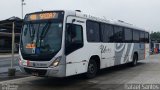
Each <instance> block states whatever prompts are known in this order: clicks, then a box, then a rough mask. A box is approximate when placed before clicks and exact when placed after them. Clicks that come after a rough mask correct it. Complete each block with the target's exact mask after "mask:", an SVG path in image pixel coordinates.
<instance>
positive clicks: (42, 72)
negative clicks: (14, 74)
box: [19, 65, 66, 77]
mask: <svg viewBox="0 0 160 90" xmlns="http://www.w3.org/2000/svg"><path fill="white" fill-rule="evenodd" d="M19 68H20V70H21V72H23V73H25V74H31V75H34V76H43V77H66V69H65V65H59V66H57V67H54V68H35V67H26V66H21V65H19Z"/></svg>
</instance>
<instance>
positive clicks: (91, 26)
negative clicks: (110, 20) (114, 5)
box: [87, 21, 100, 42]
mask: <svg viewBox="0 0 160 90" xmlns="http://www.w3.org/2000/svg"><path fill="white" fill-rule="evenodd" d="M99 28H100V26H99V23H97V22H94V21H87V41H88V42H100V29H99Z"/></svg>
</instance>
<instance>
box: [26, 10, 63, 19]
mask: <svg viewBox="0 0 160 90" xmlns="http://www.w3.org/2000/svg"><path fill="white" fill-rule="evenodd" d="M62 14H63V13H59V12H42V13H34V14H29V15H27V16H26V18H25V20H26V21H36V20H48V19H59V18H62V16H63V15H62Z"/></svg>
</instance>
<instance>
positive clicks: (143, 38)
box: [140, 31, 145, 42]
mask: <svg viewBox="0 0 160 90" xmlns="http://www.w3.org/2000/svg"><path fill="white" fill-rule="evenodd" d="M140 42H145V33H144V32H143V31H141V32H140Z"/></svg>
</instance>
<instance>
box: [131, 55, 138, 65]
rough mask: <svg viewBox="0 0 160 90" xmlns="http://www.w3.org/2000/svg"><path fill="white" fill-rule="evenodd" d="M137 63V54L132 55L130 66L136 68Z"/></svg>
mask: <svg viewBox="0 0 160 90" xmlns="http://www.w3.org/2000/svg"><path fill="white" fill-rule="evenodd" d="M137 62H138V56H137V54H134V55H133V61H132V62H131V66H136V65H137Z"/></svg>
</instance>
